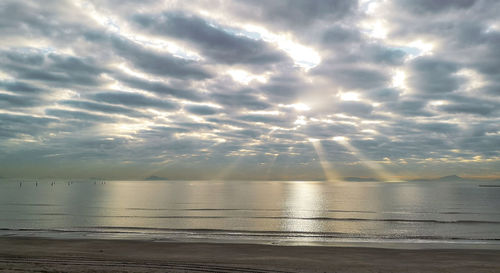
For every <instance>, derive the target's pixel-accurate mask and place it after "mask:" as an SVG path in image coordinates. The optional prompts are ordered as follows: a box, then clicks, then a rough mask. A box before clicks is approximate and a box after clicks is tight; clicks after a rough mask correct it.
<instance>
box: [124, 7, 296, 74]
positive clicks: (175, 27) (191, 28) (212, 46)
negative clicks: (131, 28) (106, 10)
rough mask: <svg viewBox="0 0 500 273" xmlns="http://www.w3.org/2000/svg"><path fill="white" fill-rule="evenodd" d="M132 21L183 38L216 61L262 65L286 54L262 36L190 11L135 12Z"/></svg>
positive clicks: (153, 31) (153, 30)
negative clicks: (233, 29) (246, 33)
mask: <svg viewBox="0 0 500 273" xmlns="http://www.w3.org/2000/svg"><path fill="white" fill-rule="evenodd" d="M133 21H134V22H136V23H137V24H139V25H140V26H141V27H142V28H146V29H148V30H149V31H150V32H152V33H156V34H162V35H166V36H168V37H172V38H176V39H179V40H182V41H186V42H188V43H189V44H190V45H191V46H193V47H195V48H197V49H198V50H199V51H200V52H201V53H202V56H205V57H208V58H211V59H212V60H213V61H215V62H217V63H225V64H230V65H234V64H248V65H255V66H259V68H260V69H262V67H263V66H264V65H267V64H273V63H276V62H281V61H284V60H286V59H287V57H286V55H284V54H283V53H281V52H280V51H278V50H277V49H275V48H273V47H272V46H270V45H269V44H267V43H266V42H264V41H262V40H254V39H250V38H247V37H245V36H242V35H241V34H239V33H237V32H234V33H231V32H230V31H229V30H224V29H222V28H221V27H216V26H214V25H213V24H209V23H208V22H207V21H205V20H203V19H201V18H199V17H195V16H193V15H186V14H183V13H180V12H177V13H175V12H170V13H163V14H160V15H154V14H153V15H152V14H138V15H135V16H134V17H133Z"/></svg>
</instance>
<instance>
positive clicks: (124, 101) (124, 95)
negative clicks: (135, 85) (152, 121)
mask: <svg viewBox="0 0 500 273" xmlns="http://www.w3.org/2000/svg"><path fill="white" fill-rule="evenodd" d="M89 97H90V98H93V99H94V100H97V101H103V102H107V103H111V104H119V105H125V106H132V107H145V108H147V107H152V108H159V109H163V110H174V109H177V108H178V105H177V104H175V103H173V102H170V101H167V100H161V99H159V98H155V97H148V96H144V95H141V94H137V93H130V92H101V93H96V94H93V95H89Z"/></svg>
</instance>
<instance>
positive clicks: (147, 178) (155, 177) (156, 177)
mask: <svg viewBox="0 0 500 273" xmlns="http://www.w3.org/2000/svg"><path fill="white" fill-rule="evenodd" d="M144 180H168V179H167V178H165V177H159V176H156V175H152V176H150V177H146V178H145V179H144Z"/></svg>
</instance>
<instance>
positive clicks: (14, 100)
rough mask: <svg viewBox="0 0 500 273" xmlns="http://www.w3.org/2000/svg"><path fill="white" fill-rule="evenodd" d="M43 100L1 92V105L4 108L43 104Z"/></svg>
mask: <svg viewBox="0 0 500 273" xmlns="http://www.w3.org/2000/svg"><path fill="white" fill-rule="evenodd" d="M42 103H43V102H42V101H39V100H37V99H36V98H32V97H26V96H17V95H9V94H2V93H0V107H1V108H3V109H8V108H17V107H31V106H36V105H40V104H42Z"/></svg>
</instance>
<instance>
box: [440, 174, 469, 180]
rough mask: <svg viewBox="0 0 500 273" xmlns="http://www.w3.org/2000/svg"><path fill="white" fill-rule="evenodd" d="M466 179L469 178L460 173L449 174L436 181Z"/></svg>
mask: <svg viewBox="0 0 500 273" xmlns="http://www.w3.org/2000/svg"><path fill="white" fill-rule="evenodd" d="M464 180H469V179H465V178H462V177H460V176H458V175H447V176H443V177H440V178H438V179H436V181H464Z"/></svg>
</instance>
